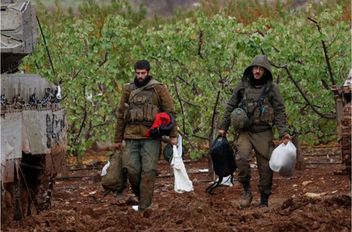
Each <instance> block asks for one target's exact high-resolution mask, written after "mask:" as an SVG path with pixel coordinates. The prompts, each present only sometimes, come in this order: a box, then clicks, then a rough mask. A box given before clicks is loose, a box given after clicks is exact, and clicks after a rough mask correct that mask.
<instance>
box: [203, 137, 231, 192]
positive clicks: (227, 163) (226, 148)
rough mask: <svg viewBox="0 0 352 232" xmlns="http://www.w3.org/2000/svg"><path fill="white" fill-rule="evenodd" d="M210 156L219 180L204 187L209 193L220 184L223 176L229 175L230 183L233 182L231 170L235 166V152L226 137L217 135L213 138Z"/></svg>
mask: <svg viewBox="0 0 352 232" xmlns="http://www.w3.org/2000/svg"><path fill="white" fill-rule="evenodd" d="M210 156H211V159H212V161H213V168H214V172H215V174H216V175H217V176H219V180H218V181H217V182H214V183H213V184H211V185H210V186H209V187H207V189H206V191H207V192H208V193H209V194H212V191H213V190H214V189H215V188H216V187H218V186H219V185H220V184H221V182H222V180H223V178H224V177H226V176H229V175H230V176H231V183H232V182H233V172H234V171H235V170H236V168H237V167H236V163H235V153H234V151H233V149H232V147H231V145H230V144H229V142H228V141H227V138H226V137H222V136H218V137H217V138H216V139H215V140H214V142H213V144H212V146H211V151H210Z"/></svg>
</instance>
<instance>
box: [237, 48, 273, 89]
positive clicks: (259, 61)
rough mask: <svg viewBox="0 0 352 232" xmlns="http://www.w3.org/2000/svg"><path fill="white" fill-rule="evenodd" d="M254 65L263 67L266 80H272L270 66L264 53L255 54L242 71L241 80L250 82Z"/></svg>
mask: <svg viewBox="0 0 352 232" xmlns="http://www.w3.org/2000/svg"><path fill="white" fill-rule="evenodd" d="M254 66H259V67H262V68H264V69H265V74H264V75H265V76H264V78H266V80H267V82H272V81H273V76H272V73H271V67H270V63H269V60H268V58H267V57H266V56H265V55H258V56H256V57H255V58H254V59H253V61H252V63H251V64H250V65H249V66H248V67H247V68H246V69H245V70H244V73H243V80H244V81H248V82H250V77H251V76H253V74H252V68H253V67H254Z"/></svg>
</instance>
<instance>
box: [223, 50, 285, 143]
mask: <svg viewBox="0 0 352 232" xmlns="http://www.w3.org/2000/svg"><path fill="white" fill-rule="evenodd" d="M253 66H260V67H263V68H264V69H266V77H265V78H266V83H265V84H266V85H267V86H270V88H269V91H268V94H267V96H266V98H268V100H269V103H270V105H271V106H272V108H273V111H274V120H273V123H274V125H275V126H276V128H277V129H278V132H279V136H280V137H282V136H283V135H285V134H286V133H288V132H289V129H288V128H289V126H288V122H287V116H286V113H285V105H284V100H283V97H282V95H281V93H280V91H279V88H278V86H277V85H276V84H274V83H272V74H271V69H270V64H269V62H268V60H267V58H266V57H265V56H257V57H255V58H254V60H253V62H252V64H251V65H250V66H248V67H247V68H246V69H245V71H244V74H243V77H242V80H241V81H240V82H239V83H238V84H237V86H236V87H235V89H234V90H233V93H232V96H231V98H230V100H229V101H228V103H227V106H226V108H225V112H224V116H223V121H222V123H221V124H220V126H219V129H222V130H225V131H227V130H228V129H229V126H230V120H231V119H230V117H231V113H232V111H233V110H234V109H235V108H237V107H238V106H239V104H240V102H241V100H242V97H243V96H242V95H243V91H245V90H244V89H245V88H252V89H258V88H262V86H254V85H253V84H251V82H250V75H252V74H251V70H252V67H253ZM254 91H257V90H254ZM248 92H249V91H248ZM266 129H267V130H269V129H272V125H269V124H267V125H256V124H255V123H254V124H253V125H252V126H251V128H250V131H252V132H256V131H258V132H259V131H261V130H266Z"/></svg>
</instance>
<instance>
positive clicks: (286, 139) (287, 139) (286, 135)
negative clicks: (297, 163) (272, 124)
mask: <svg viewBox="0 0 352 232" xmlns="http://www.w3.org/2000/svg"><path fill="white" fill-rule="evenodd" d="M291 139H292V138H291V136H290V135H289V134H285V135H284V136H282V138H281V143H283V144H285V145H287V143H288V142H289V141H291Z"/></svg>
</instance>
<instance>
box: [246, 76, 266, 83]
mask: <svg viewBox="0 0 352 232" xmlns="http://www.w3.org/2000/svg"><path fill="white" fill-rule="evenodd" d="M249 81H250V83H251V84H252V85H254V86H259V85H264V84H265V83H266V82H267V78H266V75H265V74H264V75H263V76H262V77H261V78H259V79H255V78H254V76H253V74H251V75H250V76H249Z"/></svg>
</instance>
